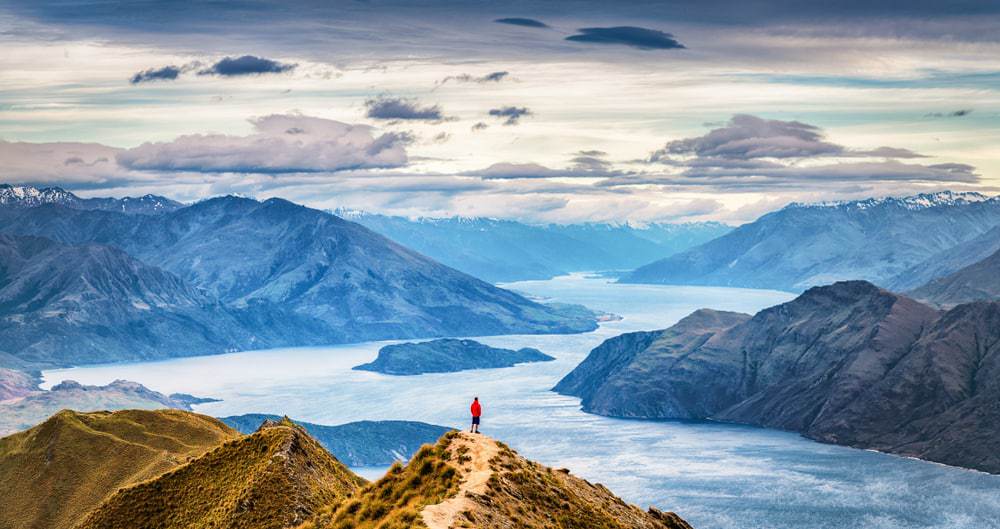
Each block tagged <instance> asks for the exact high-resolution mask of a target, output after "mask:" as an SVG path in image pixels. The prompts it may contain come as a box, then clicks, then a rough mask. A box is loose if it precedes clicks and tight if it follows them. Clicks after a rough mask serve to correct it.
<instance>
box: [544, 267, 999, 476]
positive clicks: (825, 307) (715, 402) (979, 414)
mask: <svg viewBox="0 0 1000 529" xmlns="http://www.w3.org/2000/svg"><path fill="white" fill-rule="evenodd" d="M710 314H713V311H699V312H698V313H696V314H694V315H692V316H690V317H689V318H686V319H685V320H682V321H681V322H680V323H678V324H677V325H676V326H674V327H671V328H670V329H667V330H666V331H658V333H659V334H658V335H657V336H656V338H655V339H653V340H636V341H635V342H634V344H635V348H634V349H629V350H626V351H622V352H621V353H619V358H622V359H623V361H622V362H620V363H617V364H614V365H610V364H609V367H606V368H601V369H593V366H595V365H599V363H598V362H597V361H596V360H595V361H591V358H589V357H588V360H587V361H585V362H584V363H583V364H581V366H580V368H578V370H574V372H573V373H571V374H570V375H569V376H568V377H567V378H566V379H564V380H563V381H562V382H560V383H559V385H557V386H556V390H557V391H560V392H562V393H566V394H571V395H576V396H579V397H581V399H582V401H583V402H582V403H583V407H584V409H585V410H587V411H590V412H593V413H599V414H603V415H610V416H618V417H636V418H656V419H712V420H720V421H731V422H740V423H747V424H754V425H759V426H767V427H772V428H780V429H785V430H792V431H797V432H801V433H802V434H803V435H805V436H807V437H810V438H813V439H817V440H821V441H826V442H832V443H837V444H844V445H849V446H856V447H864V448H873V449H877V450H882V451H887V452H892V453H898V454H904V455H909V456H915V457H921V458H925V459H930V460H933V461H939V462H942V463H946V464H952V465H958V466H965V467H970V468H976V469H980V470H985V471H989V472H1000V455H998V454H1000V441H998V439H1000V435H998V434H1000V428H998V426H997V425H998V424H1000V406H998V405H997V404H996V403H997V402H998V401H1000V383H997V382H996V381H997V380H1000V378H998V377H1000V303H986V302H980V303H972V304H967V305H961V306H958V307H956V308H954V309H952V310H950V311H948V312H946V313H941V312H939V311H937V310H935V309H934V308H932V307H929V306H926V305H923V304H921V303H919V302H917V301H914V300H912V299H910V298H907V297H905V296H900V295H897V294H893V293H891V292H888V291H885V290H882V289H879V288H878V287H875V286H874V285H871V284H870V283H867V282H863V281H850V282H842V283H836V284H834V285H831V286H827V287H817V288H813V289H810V290H808V291H806V292H805V293H804V294H802V295H801V296H799V297H798V298H796V299H795V300H793V301H790V302H788V303H785V304H782V305H778V306H775V307H771V308H769V309H765V310H763V311H761V312H759V313H757V314H756V315H754V316H753V317H750V316H745V315H744V316H739V315H731V314H727V315H726V317H728V318H729V320H728V321H725V320H723V319H722V315H718V316H719V317H717V318H711V317H708V315H710ZM706 318H707V319H708V320H709V321H714V322H717V323H718V324H717V325H706V324H704V323H701V322H703V321H705V320H706ZM618 340H621V338H619V339H618ZM608 345H609V344H608V343H605V344H603V345H602V346H601V347H598V348H597V349H595V351H594V352H593V353H592V355H591V356H592V357H596V358H600V357H603V356H606V354H605V353H602V352H601V350H602V348H606V347H607V346H608ZM588 362H590V363H591V365H590V367H588V366H587V364H588ZM583 375H586V376H585V377H584V376H583Z"/></svg>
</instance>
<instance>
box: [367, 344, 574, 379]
mask: <svg viewBox="0 0 1000 529" xmlns="http://www.w3.org/2000/svg"><path fill="white" fill-rule="evenodd" d="M550 360H555V358H552V357H551V356H549V355H547V354H545V353H543V352H541V351H539V350H538V349H532V348H530V347H524V348H522V349H518V350H516V351H515V350H513V349H502V348H498V347H490V346H488V345H485V344H481V343H479V342H477V341H475V340H458V339H454V338H442V339H439V340H431V341H429V342H419V343H413V342H410V343H401V344H395V345H387V346H385V347H383V348H382V349H379V352H378V357H377V358H376V359H375V360H374V361H373V362H369V363H367V364H361V365H359V366H354V369H357V370H359V371H375V372H377V373H383V374H386V375H420V374H423V373H451V372H454V371H464V370H466V369H489V368H494V367H511V366H513V365H516V364H522V363H525V362H548V361H550Z"/></svg>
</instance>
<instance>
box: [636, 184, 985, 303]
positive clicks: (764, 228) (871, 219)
mask: <svg viewBox="0 0 1000 529" xmlns="http://www.w3.org/2000/svg"><path fill="white" fill-rule="evenodd" d="M998 224H1000V198H986V197H984V196H983V195H979V194H977V193H951V192H942V193H935V194H928V195H916V196H912V197H905V198H885V199H868V200H863V201H856V202H835V203H820V204H793V205H790V206H788V207H786V208H784V209H782V210H779V211H776V212H773V213H769V214H767V215H764V216H763V217H761V218H759V219H757V220H756V221H754V222H752V223H749V224H745V225H743V226H740V227H739V228H737V229H735V230H733V231H732V232H730V233H729V234H727V235H724V236H722V237H719V238H718V239H715V240H713V241H710V242H707V243H705V244H702V245H701V246H698V247H695V248H692V249H690V250H688V251H686V252H682V253H680V254H677V255H674V256H672V257H668V258H666V259H663V260H660V261H656V262H653V263H651V264H648V265H646V266H643V267H641V268H638V269H636V270H635V271H634V272H632V273H631V274H628V275H626V276H625V277H623V278H622V279H621V281H622V282H625V283H663V284H685V285H722V286H739V287H751V288H774V289H781V290H790V291H801V290H804V289H806V288H808V287H810V286H814V285H819V284H825V283H830V282H833V281H837V280H844V279H865V280H868V281H872V282H875V283H877V284H887V283H888V282H890V281H891V280H893V278H895V277H897V276H898V275H899V274H901V273H903V272H904V271H906V270H907V269H910V268H911V267H913V266H915V265H917V264H919V263H922V262H924V261H925V260H927V259H928V258H930V257H932V256H934V255H936V254H938V253H939V252H941V251H944V250H946V249H948V248H952V247H954V246H956V245H958V244H960V243H963V242H966V241H969V240H971V239H973V238H975V237H977V236H979V235H981V234H983V233H985V232H986V231H988V230H989V229H991V228H993V227H994V226H997V225H998Z"/></svg>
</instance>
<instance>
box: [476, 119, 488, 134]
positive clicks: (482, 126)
mask: <svg viewBox="0 0 1000 529" xmlns="http://www.w3.org/2000/svg"><path fill="white" fill-rule="evenodd" d="M489 127H490V126H489V125H487V124H486V123H483V122H482V121H480V122H478V123H476V124H475V125H473V126H472V132H478V131H480V130H486V129H488V128H489Z"/></svg>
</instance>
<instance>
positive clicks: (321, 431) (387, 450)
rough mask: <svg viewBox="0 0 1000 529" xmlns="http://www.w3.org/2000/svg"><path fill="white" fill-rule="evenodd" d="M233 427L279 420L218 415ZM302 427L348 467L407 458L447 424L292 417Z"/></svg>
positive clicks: (246, 428)
mask: <svg viewBox="0 0 1000 529" xmlns="http://www.w3.org/2000/svg"><path fill="white" fill-rule="evenodd" d="M219 420H220V421H222V422H224V423H226V425H228V426H229V427H231V428H233V429H234V430H236V431H238V432H240V433H245V434H252V433H253V432H255V431H257V429H258V428H260V425H261V423H263V422H264V421H280V420H281V417H280V416H278V415H268V414H263V413H248V414H245V415H233V416H230V417H220V418H219ZM294 422H295V423H296V424H298V425H299V426H301V427H303V428H305V430H306V431H307V432H309V435H311V436H313V437H314V438H315V439H316V440H317V441H319V443H320V444H321V445H323V448H326V449H327V450H329V451H330V453H331V454H333V455H334V456H336V457H337V459H339V460H340V461H341V462H342V463H344V464H345V465H348V466H352V467H364V466H384V465H391V464H392V463H393V462H394V461H406V460H408V459H409V458H410V457H411V456H412V455H413V454H414V453H416V451H417V450H419V449H420V447H421V446H423V445H425V444H434V443H435V442H436V441H437V440H438V438H440V437H441V436H442V435H444V434H445V433H446V432H447V431H448V430H451V428H447V427H444V426H437V425H434V424H427V423H425V422H416V421H357V422H350V423H347V424H340V425H337V426H326V425H323V424H313V423H308V422H302V421H294Z"/></svg>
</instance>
